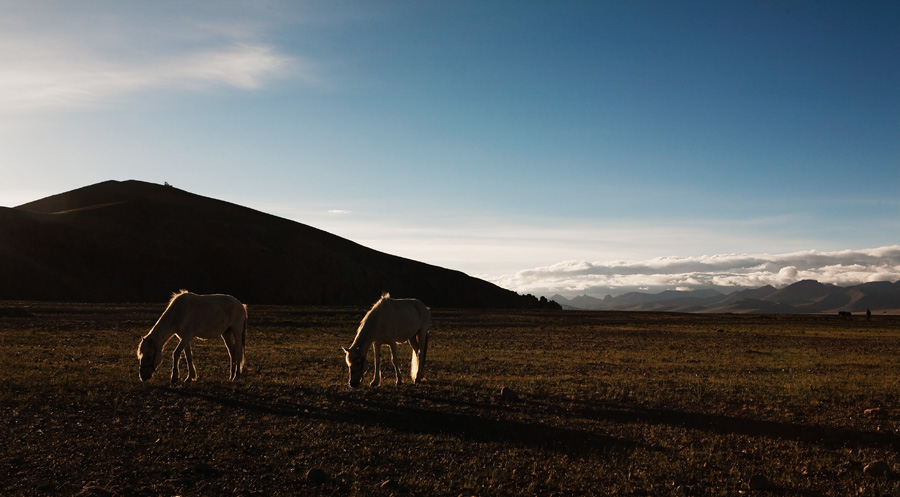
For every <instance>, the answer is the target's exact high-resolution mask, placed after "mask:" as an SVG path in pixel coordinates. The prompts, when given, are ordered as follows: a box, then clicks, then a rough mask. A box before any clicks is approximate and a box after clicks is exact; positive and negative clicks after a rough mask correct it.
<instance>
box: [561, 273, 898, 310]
mask: <svg viewBox="0 0 900 497" xmlns="http://www.w3.org/2000/svg"><path fill="white" fill-rule="evenodd" d="M552 300H553V301H555V302H558V303H559V304H560V305H562V306H563V308H564V309H581V310H616V311H666V312H730V313H757V314H806V313H837V312H856V313H860V312H861V313H864V312H866V309H869V310H871V311H872V313H881V312H897V311H898V310H900V281H898V282H894V283H890V282H886V281H879V282H873V283H864V284H861V285H856V286H848V287H840V286H835V285H829V284H824V283H819V282H818V281H814V280H804V281H798V282H797V283H794V284H792V285H789V286H786V287H784V288H781V289H778V288H775V287H773V286H771V285H767V286H764V287H761V288H755V289H750V290H741V291H737V292H733V293H729V294H725V293H722V292H719V291H717V290H694V291H665V292H660V293H655V294H649V293H639V292H632V293H626V294H623V295H619V296H617V297H613V296H610V295H607V296H606V297H604V298H602V299H599V298H596V297H591V296H588V295H582V296H580V297H575V298H572V299H567V298H565V297H563V296H561V295H554V296H553V297H552Z"/></svg>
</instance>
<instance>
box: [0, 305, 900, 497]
mask: <svg viewBox="0 0 900 497" xmlns="http://www.w3.org/2000/svg"><path fill="white" fill-rule="evenodd" d="M163 307H164V305H163V304H153V305H74V304H34V303H32V304H29V303H9V302H7V303H0V308H2V312H0V343H2V345H3V354H0V433H2V434H3V438H4V439H5V440H8V441H9V443H4V444H3V445H2V446H0V494H2V495H85V496H87V495H93V496H104V495H148V496H150V495H152V496H156V495H185V496H187V495H392V494H393V495H447V496H457V495H577V494H583V495H710V496H717V495H723V496H724V495H736V494H737V493H738V492H741V491H744V492H748V493H753V494H759V495H798V496H813V495H823V496H848V495H872V496H877V495H897V494H898V493H900V480H898V479H897V477H896V476H895V475H893V474H890V473H889V474H885V475H879V476H875V475H869V474H866V473H865V472H864V471H863V468H864V467H865V466H866V465H867V464H869V463H871V462H873V461H878V460H884V461H886V462H887V463H888V465H889V466H891V467H892V468H894V469H898V470H900V460H898V457H897V453H898V450H900V436H898V431H897V430H898V420H900V407H898V403H897V400H898V392H900V381H898V374H900V319H898V318H896V317H878V318H876V319H875V320H874V321H873V322H871V323H867V322H865V321H863V320H861V319H860V320H856V319H853V320H839V319H838V318H837V317H831V316H739V315H729V316H722V315H719V316H709V315H687V314H682V315H675V314H638V313H577V312H565V313H564V312H528V313H522V312H510V311H496V312H490V311H447V310H440V309H435V310H434V314H435V329H434V331H433V334H432V340H431V342H430V348H429V357H428V363H427V364H426V366H425V367H426V381H425V383H424V384H421V385H416V386H413V385H409V384H406V385H403V386H401V387H397V386H395V385H394V384H393V380H392V377H391V374H390V373H388V375H387V378H389V379H388V380H386V381H385V383H384V384H383V385H382V387H380V388H378V389H371V388H368V387H365V386H364V387H362V388H360V389H359V390H350V389H349V388H348V387H347V386H346V381H347V371H346V366H345V365H344V364H343V357H342V353H341V352H340V347H341V346H346V345H348V344H349V343H350V341H351V340H352V338H353V335H354V333H355V330H356V326H357V324H358V322H359V320H360V319H361V318H362V316H363V314H364V311H365V309H330V308H289V307H262V306H257V307H251V308H250V327H249V338H248V340H249V341H248V367H247V374H246V375H245V376H244V377H243V378H242V379H241V380H239V381H238V382H237V383H229V382H227V353H226V351H225V348H224V346H223V345H222V344H221V342H219V341H208V342H195V346H194V358H195V362H196V364H197V367H198V371H199V374H200V379H199V381H198V382H196V383H195V384H192V385H184V384H179V385H176V386H170V385H169V384H168V371H169V370H170V368H171V359H170V358H167V359H166V360H165V361H164V362H163V366H162V367H161V368H160V370H159V371H158V372H157V375H156V376H155V377H154V378H153V379H152V380H151V381H150V382H148V383H145V384H142V383H140V382H139V381H138V371H137V359H136V358H135V355H134V353H135V348H136V347H137V342H138V339H139V337H140V335H141V334H144V333H146V332H147V331H148V330H149V328H150V326H151V325H152V324H153V322H155V320H156V318H157V317H158V316H159V314H160V313H161V312H162V310H163ZM174 345H175V341H174V340H173V341H172V342H170V343H169V344H168V346H167V347H166V351H167V355H168V354H170V353H171V350H172V349H173V348H174ZM401 365H402V367H403V369H404V370H405V371H408V367H409V348H408V347H403V348H402V357H401ZM184 373H185V368H184V367H182V374H184ZM366 381H368V379H367V380H366ZM503 386H507V387H511V388H512V389H514V390H515V391H516V392H517V393H518V396H519V399H518V400H514V401H513V400H510V401H507V400H503V399H502V398H501V396H500V394H499V392H500V388H501V387H503ZM312 468H319V469H321V470H323V471H324V473H325V474H326V475H327V476H328V479H327V480H325V481H317V482H313V481H310V480H309V479H308V478H307V473H308V471H309V470H310V469H312ZM756 474H762V475H764V476H765V477H766V478H767V479H768V480H769V481H770V483H771V485H770V487H769V489H768V490H765V491H755V492H750V490H749V487H748V481H749V480H750V478H751V477H752V476H753V475H756Z"/></svg>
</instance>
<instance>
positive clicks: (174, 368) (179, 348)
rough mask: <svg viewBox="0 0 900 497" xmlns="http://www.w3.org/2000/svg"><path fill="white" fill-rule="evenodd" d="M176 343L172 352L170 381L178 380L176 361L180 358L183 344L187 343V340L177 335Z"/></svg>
mask: <svg viewBox="0 0 900 497" xmlns="http://www.w3.org/2000/svg"><path fill="white" fill-rule="evenodd" d="M178 340H179V342H178V345H177V346H176V347H175V351H174V352H172V383H175V382H177V381H178V361H179V360H181V351H182V350H184V346H185V345H186V344H187V340H185V339H184V338H182V337H178Z"/></svg>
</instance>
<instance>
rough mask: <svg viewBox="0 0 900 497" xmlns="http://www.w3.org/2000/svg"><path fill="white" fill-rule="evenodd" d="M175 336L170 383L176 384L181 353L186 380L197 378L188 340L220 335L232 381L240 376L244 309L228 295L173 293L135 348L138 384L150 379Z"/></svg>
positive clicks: (244, 330)
mask: <svg viewBox="0 0 900 497" xmlns="http://www.w3.org/2000/svg"><path fill="white" fill-rule="evenodd" d="M172 335H178V339H179V343H178V346H177V347H175V352H173V354H172V362H173V364H172V383H175V382H176V381H178V361H179V360H180V359H181V352H182V350H183V351H184V355H185V357H186V358H187V365H188V377H187V378H186V379H185V380H184V381H192V380H195V379H196V378H197V370H196V369H195V368H194V357H193V355H191V340H193V339H194V337H196V338H204V339H208V338H216V337H218V336H221V337H222V339H223V340H225V347H226V348H228V355H229V356H230V357H231V380H232V381H233V380H236V379H237V378H238V376H240V374H241V371H242V370H243V367H244V345H245V344H246V341H247V306H245V305H244V304H242V303H240V302H239V301H238V299H236V298H234V297H232V296H231V295H197V294H194V293H191V292H188V291H187V290H181V291H180V292H178V293H174V294H172V299H171V300H169V306H168V307H166V310H165V311H164V312H163V313H162V316H160V317H159V320H158V321H156V324H154V325H153V328H152V329H151V330H150V333H148V334H147V335H146V336H145V337H143V338H142V339H141V343H140V344H139V345H138V351H137V357H138V360H139V361H140V362H141V381H146V380H149V379H150V377H151V376H153V372H154V371H156V368H158V367H159V364H160V363H161V362H162V359H163V357H162V349H163V346H164V345H165V344H166V342H168V341H169V339H170V338H172Z"/></svg>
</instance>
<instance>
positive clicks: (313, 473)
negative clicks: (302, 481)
mask: <svg viewBox="0 0 900 497" xmlns="http://www.w3.org/2000/svg"><path fill="white" fill-rule="evenodd" d="M330 479H331V478H329V477H328V474H327V473H325V472H324V471H322V470H321V469H319V468H311V469H310V470H309V471H307V472H306V480H307V481H308V482H310V483H314V484H316V485H321V484H323V483H325V482H327V481H328V480H330Z"/></svg>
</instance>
